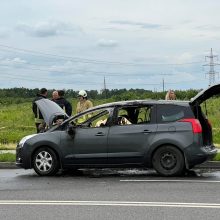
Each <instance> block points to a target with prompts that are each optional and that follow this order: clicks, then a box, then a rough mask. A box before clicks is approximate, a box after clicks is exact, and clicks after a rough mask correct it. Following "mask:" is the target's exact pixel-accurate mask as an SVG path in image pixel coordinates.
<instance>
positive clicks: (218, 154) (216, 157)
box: [213, 153, 220, 161]
mask: <svg viewBox="0 0 220 220" xmlns="http://www.w3.org/2000/svg"><path fill="white" fill-rule="evenodd" d="M213 160H214V161H220V153H217V155H216V156H215V158H214V159H213Z"/></svg>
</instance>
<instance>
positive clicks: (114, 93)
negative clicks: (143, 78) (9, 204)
mask: <svg viewBox="0 0 220 220" xmlns="http://www.w3.org/2000/svg"><path fill="white" fill-rule="evenodd" d="M39 90H40V89H39V88H35V89H28V88H9V89H0V103H1V104H18V103H23V102H27V101H31V100H32V99H33V98H34V97H35V96H36V94H37V93H39ZM53 91H54V90H48V98H51V96H52V92H53ZM86 92H87V94H88V97H89V99H92V100H103V99H106V100H107V101H122V100H132V99H164V98H165V95H166V92H153V91H151V90H145V89H112V90H109V89H106V90H105V91H102V92H99V91H97V90H88V91H87V90H86ZM198 92H199V90H195V89H189V90H175V94H176V96H177V99H179V100H189V99H190V98H192V97H194V96H195V95H196V94H197V93H198ZM77 94H78V91H74V90H72V89H67V90H65V98H67V99H73V98H77Z"/></svg>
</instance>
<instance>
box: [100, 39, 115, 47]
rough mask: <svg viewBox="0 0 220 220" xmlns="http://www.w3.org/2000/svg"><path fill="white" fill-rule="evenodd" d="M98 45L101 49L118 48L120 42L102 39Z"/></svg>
mask: <svg viewBox="0 0 220 220" xmlns="http://www.w3.org/2000/svg"><path fill="white" fill-rule="evenodd" d="M97 45H98V46H99V47H117V46H118V42H117V41H115V40H106V39H100V40H99V41H98V42H97Z"/></svg>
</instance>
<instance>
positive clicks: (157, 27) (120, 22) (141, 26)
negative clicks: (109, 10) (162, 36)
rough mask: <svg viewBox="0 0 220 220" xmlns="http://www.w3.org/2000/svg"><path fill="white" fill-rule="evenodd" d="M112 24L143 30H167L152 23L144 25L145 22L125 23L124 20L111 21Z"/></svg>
mask: <svg viewBox="0 0 220 220" xmlns="http://www.w3.org/2000/svg"><path fill="white" fill-rule="evenodd" d="M110 23H112V24H118V25H127V26H138V27H140V28H143V29H150V30H152V29H167V28H168V27H167V26H164V25H160V24H154V23H145V22H135V21H126V20H121V21H120V20H116V21H111V22H110Z"/></svg>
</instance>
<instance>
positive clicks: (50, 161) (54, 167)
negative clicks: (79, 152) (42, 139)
mask: <svg viewBox="0 0 220 220" xmlns="http://www.w3.org/2000/svg"><path fill="white" fill-rule="evenodd" d="M32 163H33V168H34V170H35V172H36V173H37V174H38V175H40V176H52V175H55V174H56V173H57V172H58V170H59V161H58V158H57V155H56V154H55V152H54V151H53V150H51V149H50V148H48V147H42V148H40V149H38V150H37V151H36V152H35V153H34V156H33V159H32Z"/></svg>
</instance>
